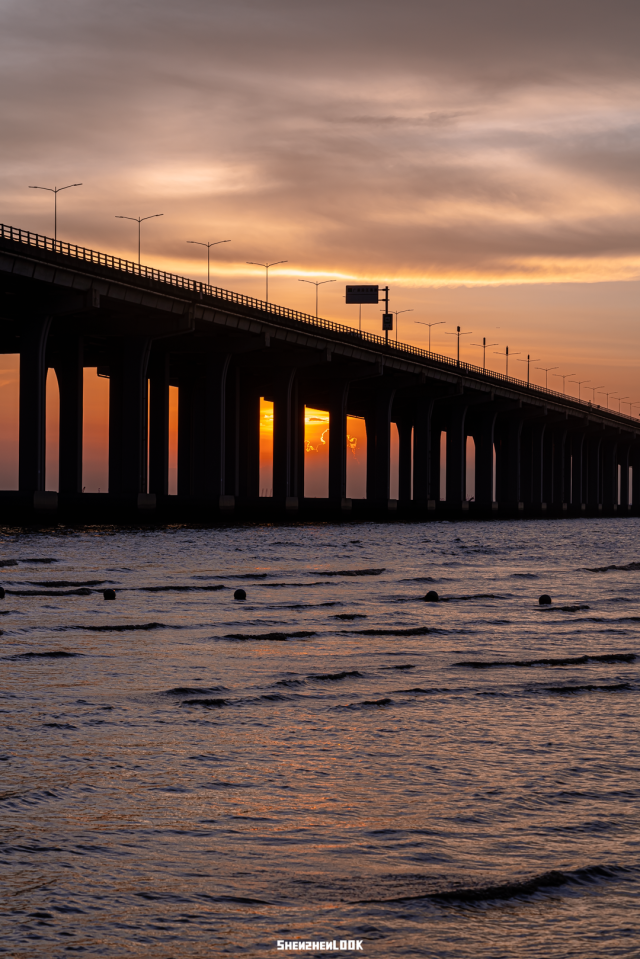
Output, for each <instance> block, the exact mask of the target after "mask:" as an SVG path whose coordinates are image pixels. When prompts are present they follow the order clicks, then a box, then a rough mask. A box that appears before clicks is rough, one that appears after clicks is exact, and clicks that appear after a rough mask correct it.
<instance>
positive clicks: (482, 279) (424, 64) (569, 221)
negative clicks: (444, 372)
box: [0, 0, 640, 486]
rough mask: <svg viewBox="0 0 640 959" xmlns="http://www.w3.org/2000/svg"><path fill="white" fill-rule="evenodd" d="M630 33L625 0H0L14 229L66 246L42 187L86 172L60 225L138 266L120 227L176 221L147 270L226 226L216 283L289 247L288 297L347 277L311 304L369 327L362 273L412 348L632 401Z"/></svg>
mask: <svg viewBox="0 0 640 959" xmlns="http://www.w3.org/2000/svg"><path fill="white" fill-rule="evenodd" d="M639 33H640V6H638V5H637V4H636V5H633V4H629V3H628V2H626V0H609V2H608V3H607V4H606V5H605V4H602V3H601V2H596V0H581V2H579V3H578V0H563V2H562V3H561V4H558V3H557V0H539V2H538V3H537V4H535V5H523V4H513V3H512V2H507V0H483V3H482V4H479V3H478V2H477V0H450V2H449V3H447V4H442V3H436V2H435V0H426V2H425V0H396V2H395V3H393V4H391V3H389V2H387V0H368V2H366V3H365V2H364V0H352V2H351V3H349V4H347V5H345V4H344V3H342V2H341V3H337V2H336V0H325V2H324V3H323V4H316V5H313V4H300V3H299V2H298V0H296V2H294V0H270V3H269V4H268V5H265V4H264V3H260V2H258V0H233V2H231V0H219V2H216V3H215V4H211V3H210V2H209V0H183V3H181V4H180V5H176V4H175V3H172V2H169V0H154V2H153V3H151V0H138V2H137V3H136V4H131V3H129V2H125V0H111V2H110V3H109V4H96V3H93V4H92V3H86V4H80V3H78V2H77V0H59V2H58V3H56V4H50V3H45V2H44V0H21V2H20V3H10V4H5V5H3V7H2V10H1V11H0V53H1V54H2V55H1V56H0V79H1V81H2V85H3V90H4V91H5V96H4V97H3V98H2V101H1V102H0V116H1V120H2V129H3V137H2V141H1V143H0V150H1V151H2V159H3V162H2V164H1V165H0V203H1V205H2V210H1V211H0V220H2V222H4V223H9V224H12V225H15V226H20V227H23V228H26V229H30V230H33V231H36V232H41V233H46V234H49V235H51V234H52V232H53V216H52V213H53V209H52V198H51V195H50V194H47V193H44V192H42V191H38V190H30V189H28V187H29V185H30V184H39V185H42V186H54V185H58V186H60V185H64V184H67V183H74V182H82V184H83V185H82V186H81V187H77V188H74V189H71V190H68V191H66V192H64V193H63V194H61V195H60V197H59V209H58V236H59V238H62V239H65V240H70V241H72V242H76V243H79V244H83V245H86V246H88V247H91V248H93V249H98V250H101V251H105V252H110V253H115V254H118V255H122V256H126V257H130V258H135V257H136V254H137V248H136V246H137V245H136V241H137V231H136V225H135V224H133V223H131V222H129V221H126V220H119V219H116V216H118V215H125V216H139V215H140V216H147V215H149V214H155V213H162V214H163V216H162V217H160V218H156V219H154V220H151V221H149V222H148V223H146V224H143V225H142V259H143V262H146V263H150V264H152V265H154V266H157V267H159V268H162V269H168V270H172V271H174V272H177V273H180V274H185V275H188V276H193V277H196V278H198V279H206V251H205V250H204V249H203V248H201V247H198V246H194V245H188V244H187V241H188V240H198V241H217V240H227V239H228V240H230V241H231V242H229V243H224V244H222V245H220V246H218V247H216V248H214V249H213V250H212V281H213V282H215V283H218V284H219V285H221V286H224V287H227V288H231V289H234V290H237V291H239V292H242V293H247V294H250V295H253V296H258V297H262V296H263V295H264V271H262V270H261V269H260V268H257V267H255V266H250V265H248V264H247V262H246V261H247V260H257V261H266V260H286V261H287V263H285V264H283V265H282V266H279V267H277V268H275V269H274V270H273V271H272V273H271V277H270V298H271V299H272V300H274V301H277V302H279V303H282V304H284V305H287V306H291V307H294V308H297V309H301V310H304V311H309V312H314V310H315V291H314V289H313V287H312V286H309V285H308V284H306V283H300V282H298V281H299V280H300V279H322V280H324V279H328V280H335V282H333V283H328V284H326V285H324V286H322V287H321V288H320V294H319V296H320V314H321V315H322V316H325V317H327V318H329V319H334V320H338V321H340V322H345V323H349V324H352V325H354V326H355V325H356V324H357V317H358V313H357V307H353V306H346V305H345V303H344V286H345V283H347V282H352V281H371V282H379V283H380V284H385V283H387V282H388V283H389V284H390V287H391V308H392V309H393V310H407V311H411V312H405V313H402V314H401V316H400V339H402V340H404V341H406V342H409V343H413V344H416V345H419V346H426V345H427V340H428V330H427V328H426V327H425V326H424V325H422V324H424V323H438V324H440V325H437V326H434V327H433V340H432V343H433V348H434V349H435V350H437V351H439V352H444V353H447V354H448V355H453V354H454V350H455V338H454V337H453V336H450V335H448V334H450V333H452V332H453V331H454V330H455V327H456V325H460V326H461V327H462V330H463V331H464V332H469V333H470V335H469V336H466V337H464V339H463V349H462V356H463V358H464V359H467V360H469V361H471V362H476V363H481V359H482V351H481V349H480V348H479V347H478V346H474V345H473V344H477V343H481V342H482V337H483V336H484V337H486V339H487V341H488V342H490V343H495V344H496V346H495V347H493V348H491V349H490V350H489V351H488V354H487V365H488V366H489V367H490V368H492V369H496V370H504V359H503V358H501V356H500V355H496V353H494V352H493V350H494V349H495V350H496V351H498V352H504V349H505V347H506V346H507V345H508V346H509V350H510V352H511V354H512V356H513V361H512V363H511V365H510V372H511V373H512V374H516V373H520V374H521V375H524V372H525V370H526V367H525V366H523V365H522V364H521V363H519V362H518V360H521V359H524V358H526V355H527V353H529V354H530V355H531V356H532V357H535V361H534V363H533V364H532V380H533V381H534V382H537V383H544V373H542V372H541V371H540V370H539V369H537V367H556V366H557V367H558V369H557V370H553V371H552V373H551V374H550V381H549V385H550V386H553V387H555V388H561V383H562V381H561V379H559V378H554V374H565V373H569V374H575V375H571V376H570V377H569V378H568V380H569V382H568V383H567V389H568V391H571V392H572V394H573V395H577V390H578V387H577V385H576V384H574V383H571V382H570V381H571V380H574V379H576V380H586V381H588V382H587V383H585V384H584V386H583V387H582V389H583V390H584V389H588V388H589V387H593V386H600V385H601V386H602V388H603V389H605V390H615V391H616V392H617V393H618V395H619V396H620V397H626V396H628V397H629V399H628V401H625V402H632V401H635V400H638V401H640V389H639V388H638V377H637V369H638V363H639V361H640V324H639V323H638V313H639V310H640V228H639V226H638V224H639V223H640V123H639V121H638V111H637V103H638V96H639V94H640V62H639V61H638V57H637V49H636V39H637V36H638V35H639ZM362 323H363V328H364V329H365V330H369V331H372V332H379V331H380V325H381V323H380V310H379V309H378V308H377V307H374V306H368V307H363V317H362ZM517 354H519V355H517ZM0 368H1V369H2V370H4V371H5V372H2V373H0V397H3V396H5V397H8V390H9V391H10V386H7V385H4V386H3V385H2V384H8V383H9V381H10V380H11V377H12V376H13V375H14V374H13V373H12V372H11V370H12V369H13V368H12V367H11V361H10V360H9V359H7V358H6V357H5V360H3V362H2V364H0ZM95 388H96V390H97V391H98V392H96V393H95V403H96V413H95V415H98V414H97V410H98V408H99V407H100V404H101V403H103V402H104V397H103V399H102V400H100V399H99V395H100V394H99V389H100V386H99V384H95ZM93 397H94V392H93V387H91V389H89V386H88V398H89V402H88V407H87V409H88V416H89V417H91V416H93V415H94V411H93V403H94V400H93ZM596 399H598V397H596ZM600 400H601V402H602V401H603V398H602V397H600ZM7 402H8V403H9V406H10V404H11V403H12V402H13V400H7ZM616 408H617V401H616ZM622 408H623V409H624V408H625V407H624V406H623V407H622ZM635 410H636V412H638V410H640V407H636V408H635ZM11 415H12V414H11V410H10V408H9V407H8V406H6V408H5V409H3V410H2V411H0V431H2V430H4V432H3V433H1V434H0V439H1V441H2V443H3V444H4V443H7V444H9V445H8V446H7V447H6V448H7V450H9V449H10V446H11V443H12V442H13V440H12V439H11V437H10V436H9V435H8V434H7V433H6V430H7V427H6V426H3V425H1V423H2V422H4V420H7V418H8V419H9V420H10V418H11ZM102 428H103V427H102ZM87 435H88V439H89V440H90V442H93V436H94V434H93V431H92V430H89V432H88V434H87ZM3 448H4V447H3ZM10 463H11V455H9V456H8V459H7V458H5V465H4V466H3V467H2V469H4V470H5V471H8V474H11V471H12V470H14V467H13V466H11V465H10ZM8 474H7V475H8ZM97 475H98V474H97V473H96V474H95V476H93V475H91V476H90V475H89V474H88V475H87V483H88V485H89V486H93V485H96V484H97V479H96V477H97ZM7 482H8V479H6V480H2V483H3V484H4V483H7ZM98 485H99V484H98Z"/></svg>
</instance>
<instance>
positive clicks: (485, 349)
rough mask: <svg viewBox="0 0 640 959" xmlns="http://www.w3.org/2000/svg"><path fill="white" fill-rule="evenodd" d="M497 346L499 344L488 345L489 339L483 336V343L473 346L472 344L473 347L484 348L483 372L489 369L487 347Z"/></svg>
mask: <svg viewBox="0 0 640 959" xmlns="http://www.w3.org/2000/svg"><path fill="white" fill-rule="evenodd" d="M497 345H498V344H497V343H487V338H486V336H483V337H482V343H472V344H471V346H481V347H482V369H483V370H486V368H487V363H486V357H487V347H488V346H497Z"/></svg>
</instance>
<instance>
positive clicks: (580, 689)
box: [546, 683, 635, 694]
mask: <svg viewBox="0 0 640 959" xmlns="http://www.w3.org/2000/svg"><path fill="white" fill-rule="evenodd" d="M634 688H635V687H633V686H632V685H631V683H611V685H608V686H607V685H597V684H595V683H587V684H586V685H584V686H548V687H547V690H546V691H547V692H548V693H562V694H566V693H619V692H627V691H628V690H630V689H634Z"/></svg>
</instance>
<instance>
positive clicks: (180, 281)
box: [0, 223, 640, 423]
mask: <svg viewBox="0 0 640 959" xmlns="http://www.w3.org/2000/svg"><path fill="white" fill-rule="evenodd" d="M0 239H3V240H11V241H13V242H14V243H21V244H23V245H25V246H29V247H36V248H37V249H40V250H48V251H50V252H51V253H59V254H61V255H62V256H69V257H72V258H73V259H76V260H82V261H83V262H84V263H92V264H95V265H96V266H104V267H107V268H108V269H111V270H118V271H120V272H121V273H128V274H132V275H134V276H139V277H141V278H143V279H148V280H153V281H154V282H156V283H165V284H167V285H169V286H172V287H177V288H178V289H181V290H187V291H189V292H192V293H199V294H202V295H203V296H210V297H213V298H215V299H218V300H223V301H226V302H227V303H235V304H237V305H238V306H245V307H248V308H249V309H253V310H260V311H261V312H263V313H271V314H273V315H274V316H280V317H283V318H285V319H289V320H294V321H296V322H298V323H305V324H307V325H309V326H315V327H320V328H321V329H324V330H330V331H331V332H334V333H341V334H348V335H349V336H350V337H351V338H356V339H357V340H358V341H359V342H363V343H370V344H372V345H373V346H376V347H378V348H380V347H382V348H384V349H385V351H390V352H392V353H395V354H397V355H400V356H402V355H404V356H413V357H419V358H420V359H427V360H430V361H432V362H434V363H439V364H441V365H443V366H446V367H451V368H453V369H455V370H456V372H465V373H471V374H473V375H475V376H477V375H481V376H483V377H484V378H486V379H487V380H490V381H492V382H496V383H498V384H500V383H508V384H512V385H514V386H518V387H520V388H523V387H524V388H525V389H528V390H532V391H533V392H535V393H537V394H541V395H543V396H549V397H551V398H553V399H556V400H562V401H563V402H565V403H566V402H567V401H569V402H571V403H572V404H574V403H575V404H579V406H581V407H584V408H585V409H586V410H600V411H602V412H605V413H608V414H609V415H611V414H613V415H614V416H618V417H622V418H624V419H625V420H630V421H631V422H633V423H635V421H636V418H635V417H633V416H631V415H627V414H626V413H621V412H616V410H610V409H605V407H603V406H600V405H599V404H597V403H591V402H589V401H588V400H583V399H578V398H577V397H575V396H567V394H566V393H559V392H558V391H557V390H550V389H549V388H548V387H545V386H536V385H535V384H533V383H526V382H525V381H524V380H520V379H518V378H517V377H514V376H507V375H506V374H504V373H496V372H494V371H493V370H486V369H483V368H482V367H481V366H475V365H474V364H472V363H465V362H462V361H461V362H460V363H458V362H457V360H453V359H451V357H449V356H443V355H442V354H440V353H431V352H430V351H429V350H423V349H422V348H421V347H419V346H410V345H409V344H408V343H397V342H395V341H393V340H389V341H388V342H387V340H385V338H384V337H383V336H378V335H377V334H376V333H364V332H362V331H361V330H355V329H354V328H353V327H352V326H345V325H344V324H342V323H336V322H335V321H334V320H323V319H322V318H320V317H315V316H311V315H310V314H309V313H300V312H299V311H298V310H291V309H289V308H288V307H286V306H278V305H277V304H276V303H266V302H265V301H264V300H256V299H255V298H254V297H252V296H244V294H242V293H234V292H233V290H225V289H222V288H221V287H218V286H210V285H209V284H208V283H201V282H200V281H199V280H191V279H189V278H188V277H185V276H179V275H177V274H175V273H167V272H166V271H165V270H157V269H156V268H155V267H151V266H143V265H138V264H137V263H134V262H132V261H131V260H123V259H122V257H119V256H111V255H110V254H109V253H100V252H98V251H97V250H90V249H88V248H87V247H84V246H76V244H74V243H65V242H63V241H62V240H54V239H53V238H52V237H50V236H42V235H41V234H39V233H30V232H29V231H28V230H20V229H18V228H17V227H13V226H7V225H5V224H4V223H0ZM638 415H639V416H640V413H639V414H638Z"/></svg>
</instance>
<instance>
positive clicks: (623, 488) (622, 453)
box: [618, 443, 630, 513]
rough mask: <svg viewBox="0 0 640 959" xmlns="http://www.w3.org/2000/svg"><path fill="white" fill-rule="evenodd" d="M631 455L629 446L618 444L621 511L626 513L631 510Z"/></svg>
mask: <svg viewBox="0 0 640 959" xmlns="http://www.w3.org/2000/svg"><path fill="white" fill-rule="evenodd" d="M629 455H630V450H629V447H628V445H627V444H626V443H625V444H618V463H619V465H620V507H619V508H620V509H622V510H624V512H625V513H626V512H627V510H628V508H629Z"/></svg>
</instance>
